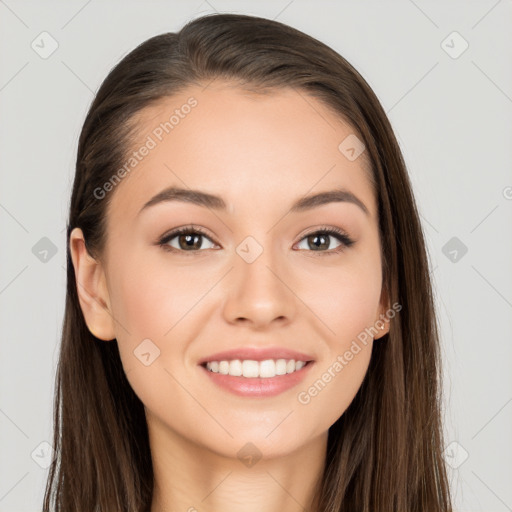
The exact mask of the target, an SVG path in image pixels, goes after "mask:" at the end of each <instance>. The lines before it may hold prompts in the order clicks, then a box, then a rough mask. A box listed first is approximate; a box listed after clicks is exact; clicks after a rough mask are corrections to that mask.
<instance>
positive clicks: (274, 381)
mask: <svg viewBox="0 0 512 512" xmlns="http://www.w3.org/2000/svg"><path fill="white" fill-rule="evenodd" d="M312 366H313V361H310V362H309V363H307V364H306V365H305V366H303V367H302V368H301V369H300V370H298V371H295V372H293V373H286V374H285V375H276V376H275V377H268V378H247V377H234V376H233V375H223V374H222V373H215V372H211V371H210V370H207V369H206V368H205V367H204V366H200V368H201V369H202V370H203V371H204V372H206V373H207V374H208V376H209V377H210V379H212V381H213V382H214V383H215V384H217V385H218V386H220V387H221V388H223V389H226V390H228V391H230V392H231V393H233V394H235V395H238V396H248V397H271V396H276V395H279V394H281V393H283V392H284V391H287V390H288V389H291V388H293V387H294V386H296V385H297V384H299V383H300V382H302V380H303V379H304V378H305V377H306V375H307V374H308V373H309V370H310V368H311V367H312Z"/></svg>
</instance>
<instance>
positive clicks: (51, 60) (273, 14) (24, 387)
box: [0, 0, 512, 512]
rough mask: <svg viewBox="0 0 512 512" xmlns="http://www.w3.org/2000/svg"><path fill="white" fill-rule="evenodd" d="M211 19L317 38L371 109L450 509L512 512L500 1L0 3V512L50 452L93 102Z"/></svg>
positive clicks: (508, 154)
mask: <svg viewBox="0 0 512 512" xmlns="http://www.w3.org/2000/svg"><path fill="white" fill-rule="evenodd" d="M213 11H219V12H240V13H246V14H255V15H259V16H263V17H267V18H271V19H276V20H278V21H281V22H283V23H287V24H289V25H292V26H294V27H296V28H298V29H300V30H302V31H304V32H306V33H308V34H311V35H312V36H314V37H316V38H318V39H320V40H321V41H323V42H325V43H327V44H328V45H330V46H332V47H333V48H334V49H335V50H336V51H338V52H339V53H341V54H342V55H343V56H344V57H346V58H347V59H348V60H349V61H350V62H351V63H352V64H353V65H354V66H355V67H356V68H357V69H358V70H359V71H360V73H361V74H362V75H363V76H364V77H365V79H366V80H367V81H368V82H369V84H370V85H371V87H372V88H373V89H374V91H375V92H376V94H377V96H378V97H379V99H380V100H381V102H382V104H383V106H384V108H385V110H386V111H387V112H388V115H389V117H390V120H391V123H392V125H393V127H394V130H395V133H396V134H397V137H398V139H399V142H400V145H401V147H402V150H403V152H404V156H405V159H406V163H407V164H408V168H409V172H410V174H411V179H412V182H413V186H414V191H415V194H416V197H417V200H418V203H419V206H420V209H421V215H422V221H423V224H424V229H425V234H426V237H427V243H428V247H429V254H430V258H431V262H432V268H433V278H434V282H435V287H436V290H435V292H436V298H437V304H438V312H439V319H440V323H441V328H442V329H441V334H442V342H443V357H444V361H445V365H444V374H445V376H446V377H445V387H444V389H445V394H446V402H445V422H446V426H445V430H446V440H447V442H446V446H447V450H446V453H445V456H446V458H447V461H448V463H449V464H450V466H452V467H453V469H450V475H451V481H452V488H453V493H454V495H455V502H456V507H457V510H458V511H486V512H490V511H496V512H505V511H507V510H509V511H510V510H512V486H511V485H510V484H511V482H512V435H511V434H512V377H511V366H512V365H511V361H512V343H511V341H512V340H511V331H512V271H511V263H512V259H511V256H512V237H511V233H512V231H511V226H512V172H511V161H512V150H511V147H512V83H511V77H512V74H511V72H512V31H511V30H510V27H511V24H512V3H511V2H510V1H505V0H502V1H496V0H489V1H487V0H486V1H471V2H468V1H457V2H453V1H452V2H445V1H436V2H432V1H431V2H427V1H426V0H415V1H412V0H397V1H386V2H384V1H380V2H379V1H366V2H356V1H345V2H341V1H339V2H333V1H325V0H324V1H318V0H317V1H303V0H292V1H289V0H283V1H274V2H271V1H238V2H235V1H221V0H208V1H206V0H204V1H202V2H201V0H197V1H191V2H184V1H172V2H171V1H167V2H162V1H152V2H134V1H131V2H127V1H124V2H114V1H108V2H107V1H103V2H100V1H99V0H92V1H91V0H89V1H86V0H85V1H84V0H80V1H69V2H61V3H59V2H22V1H15V0H5V1H1V0H0V38H1V40H0V73H1V75H0V112H1V116H0V169H1V187H0V227H1V237H2V238H1V249H2V250H1V258H0V315H1V335H0V340H1V357H0V393H1V394H0V432H1V441H0V442H1V445H0V459H1V467H0V511H1V512H13V511H23V512H25V511H38V510H40V509H41V502H42V497H43V487H44V484H45V481H46V476H47V470H46V469H44V468H41V467H40V465H39V464H42V465H44V462H45V460H46V459H47V457H48V451H47V446H46V445H45V444H43V445H41V443H44V442H50V443H51V441H52V438H51V433H52V423H51V418H52V416H51V415H52V396H53V382H54V375H55V370H56V362H57V355H58V345H59V341H60V329H61V324H62V317H63V311H64V296H65V261H66V260H65V248H66V240H65V233H64V229H65V222H66V215H67V208H68V204H69V195H70V188H71V179H72V175H73V172H74V161H75V153H76V145H77V140H78V134H79V130H80V128H81V125H82V122H83V120H84V117H85V113H86V110H87V108H88V106H89V104H90V102H91V100H92V98H93V94H94V91H96V90H97V88H98V86H99V84H100V82H101V81H102V80H103V78H104V77H105V76H106V75H107V73H108V71H109V70H110V69H111V68H112V66H113V65H114V64H115V63H117V62H118V60H119V59H120V58H121V57H123V56H124V55H125V54H126V53H128V52H129V51H131V50H132V49H133V48H134V47H135V46H136V45H137V44H139V43H141V42H142V41H144V40H145V39H147V38H149V37H150V36H153V35H156V34H159V33H163V32H171V31H172V32H174V31H177V30H179V29H180V28H181V27H182V25H183V24H184V23H185V22H186V21H187V20H189V19H191V18H195V17H197V16H199V15H201V14H205V13H208V12H213ZM43 31H47V32H48V33H49V34H51V37H53V38H54V39H55V40H56V41H57V43H58V48H57V50H56V51H55V52H54V53H53V54H52V55H51V56H49V57H48V58H47V59H43V58H41V57H40V55H39V54H38V53H36V51H34V50H33V49H32V47H31V44H32V42H33V41H35V43H34V44H39V46H40V47H41V46H42V45H43V43H41V37H47V36H40V34H41V32H43ZM453 31H457V32H458V33H459V34H460V36H462V38H463V39H464V40H465V41H467V43H468V44H469V47H468V48H467V50H466V51H464V52H463V53H462V54H461V55H458V56H457V58H453V56H454V55H455V54H458V53H459V52H460V50H461V49H463V46H462V45H463V44H464V41H463V40H462V39H460V38H459V39H457V36H453V35H451V34H452V32H453ZM447 38H448V39H447ZM443 41H445V43H443ZM48 42H49V40H48V39H47V40H46V43H44V44H45V48H49V44H48ZM450 47H451V48H450ZM447 52H451V53H452V56H450V55H449V53H447ZM43 237H47V238H48V239H49V240H51V242H52V243H53V244H54V245H55V248H56V251H57V252H56V254H55V255H53V256H52V253H51V252H50V253H48V255H47V256H46V261H44V253H39V254H38V249H39V250H41V248H40V246H39V245H36V244H38V242H39V243H40V244H44V243H45V242H40V240H41V239H42V238H43ZM453 237H456V238H457V240H455V241H451V242H449V241H450V240H451V239H452V238H453ZM46 243H47V242H46ZM447 243H449V244H448V245H446V244H447ZM451 244H456V245H451ZM461 244H464V246H465V247H467V253H466V254H462V251H461V250H460V249H461V247H462V245H461ZM34 246H36V249H33V248H34ZM443 248H444V252H443ZM454 249H455V250H456V251H457V253H454V252H453V250H454ZM450 251H451V252H450ZM445 253H446V254H447V255H445ZM455 256H456V259H455V261H453V259H454V257H455ZM41 258H42V259H43V261H42V260H41ZM411 342H414V340H411ZM38 463H39V464H38Z"/></svg>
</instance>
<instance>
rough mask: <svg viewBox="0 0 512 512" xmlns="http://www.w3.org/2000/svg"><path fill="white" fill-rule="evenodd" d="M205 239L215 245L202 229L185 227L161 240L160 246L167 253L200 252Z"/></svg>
mask: <svg viewBox="0 0 512 512" xmlns="http://www.w3.org/2000/svg"><path fill="white" fill-rule="evenodd" d="M205 238H206V239H208V240H209V241H210V242H211V243H212V244H213V245H215V244H214V243H213V242H212V241H211V239H210V238H209V237H208V236H207V235H206V233H204V232H203V231H202V230H201V229H199V228H195V227H193V226H185V227H182V228H178V229H175V230H173V231H171V232H170V233H167V234H166V235H164V236H163V237H162V238H161V239H160V240H159V242H158V244H159V245H160V246H161V247H162V248H163V249H165V250H167V251H179V252H198V251H199V249H200V248H201V246H202V240H203V239H205ZM174 239H176V241H174ZM169 242H171V243H169ZM209 248H210V249H211V248H212V247H209ZM207 249H208V247H207Z"/></svg>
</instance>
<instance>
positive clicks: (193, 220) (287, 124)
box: [70, 83, 389, 458]
mask: <svg viewBox="0 0 512 512" xmlns="http://www.w3.org/2000/svg"><path fill="white" fill-rule="evenodd" d="M190 97H194V98H195V99H196V100H197V106H195V107H194V108H193V109H191V110H190V109H189V110H190V112H189V113H188V114H187V115H184V116H183V117H182V116H181V115H180V116H179V119H180V120H179V123H178V124H176V125H175V126H174V128H173V129H172V131H170V132H169V133H165V132H164V133H163V134H161V135H162V140H161V141H160V140H158V138H157V137H156V135H155V132H154V130H155V128H157V127H158V126H161V125H160V123H162V122H165V121H166V120H168V119H169V112H172V111H175V110H176V109H180V106H183V105H185V104H187V101H188V99H189V98H190ZM138 122H139V123H140V126H141V131H140V134H139V139H140V140H139V141H137V143H136V144H134V148H139V147H141V146H142V144H144V141H146V140H147V137H148V135H150V136H152V139H153V140H155V141H156V147H154V148H152V149H151V150H150V151H149V152H148V154H147V156H144V158H143V159H142V160H141V161H140V163H138V164H137V166H136V167H135V168H134V170H133V171H131V172H130V174H129V175H126V177H124V178H123V180H122V182H121V183H119V184H118V185H116V187H115V190H113V191H109V192H107V193H110V194H113V196H112V197H111V200H112V201H111V203H110V204H109V208H108V214H107V243H106V247H105V253H104V255H102V258H101V262H100V261H99V260H98V261H94V260H92V258H90V257H89V256H88V255H87V254H86V253H85V251H84V246H83V243H82V240H81V232H80V230H78V229H75V230H74V231H73V233H72V234H71V241H70V247H71V251H72V259H73V264H74V266H75V271H76V275H77V290H78V293H79V298H80V304H81V307H82V310H83V312H84V316H85V319H86V322H87V325H88V327H89V329H90V330H91V332H92V333H93V334H95V335H96V336H97V337H98V338H100V339H103V340H112V339H114V338H116V339H117V343H118V346H119V351H120V356H121V360H122V363H123V368H124V370H125V373H126V375H127V378H128V380H129V382H130V385H131V386H132V388H133V389H134V391H135V393H136V394H137V395H138V397H139V398H140V399H141V401H142V402H143V404H144V406H145V410H146V417H147V420H148V425H149V426H150V429H151V428H154V429H155V431H156V430H158V431H159V432H160V433H161V434H162V435H164V436H165V435H169V436H170V437H172V438H174V439H180V440H184V441H187V442H188V443H189V444H190V445H192V446H196V447H198V448H200V449H206V450H209V451H211V452H214V453H216V454H218V455H221V456H225V457H231V458H235V457H237V453H238V452H239V450H240V449H241V448H242V447H243V446H244V445H246V443H248V442H251V443H253V444H254V445H255V446H256V447H257V449H258V450H259V451H260V452H261V454H262V456H263V457H264V458H272V457H278V456H282V455H284V454H286V453H290V452H292V451H295V450H298V449H300V448H301V447H302V446H304V445H306V444H307V443H309V442H311V441H312V440H314V439H317V438H318V437H320V436H324V437H325V436H326V434H327V430H328V428H329V427H330V426H331V425H332V424H333V423H334V422H335V421H336V420H337V419H338V418H339V417H340V416H341V415H342V414H343V412H344V411H345V410H346V409H347V407H348V406H349V405H350V403H351V401H352V400H353V398H354V396H355V395H356V393H357V390H358V389H359V387H360V385H361V383H362V381H363V379H364V376H365V374H366V371H367V368H368V364H369V361H370V356H371V349H372V341H371V340H370V341H369V342H368V343H367V344H366V345H362V349H361V350H360V351H359V352H358V353H357V355H355V356H354V357H353V359H352V360H351V361H349V362H348V364H347V365H346V366H345V367H344V368H343V370H342V371H340V372H338V373H336V376H335V377H333V378H332V380H331V381H330V382H328V383H326V385H325V388H324V389H323V390H322V391H320V392H318V394H317V395H316V396H314V397H312V398H311V400H310V401H309V402H308V403H307V404H305V403H300V402H299V401H298V399H297V397H298V394H299V393H300V392H304V391H305V390H307V389H308V388H310V386H311V385H312V384H313V383H314V382H315V381H318V379H321V378H322V375H323V374H324V372H326V371H327V370H328V369H329V368H331V367H333V364H334V363H335V361H336V360H337V358H338V356H339V355H342V354H344V353H346V352H347V350H349V349H350V346H351V343H352V342H353V341H354V340H355V339H357V336H358V335H359V334H360V333H362V332H363V331H364V330H365V329H366V328H369V327H371V326H373V325H375V323H376V321H377V320H379V319H381V318H382V314H383V313H384V312H385V311H386V309H387V308H388V305H387V304H385V303H384V302H383V301H382V300H381V299H382V275H381V255H380V245H379V244H380V240H379V233H378V217H377V205H376V199H375V198H374V197H373V192H372V188H371V185H370V181H369V179H368V176H367V174H366V171H365V170H364V169H363V165H364V160H363V157H364V154H363V156H361V157H359V158H357V159H355V160H354V161H351V160H349V159H348V158H346V156H345V155H344V154H343V153H342V152H341V151H340V150H339V149H338V146H339V144H340V143H341V141H343V140H344V139H345V138H346V137H347V136H349V135H351V134H353V133H354V132H353V129H351V127H349V126H348V125H347V124H345V123H344V122H342V121H341V120H340V119H339V117H337V116H335V115H334V114H333V113H332V112H330V111H329V110H328V109H327V108H326V107H325V106H324V105H322V104H321V103H320V102H319V101H318V100H316V99H314V98H312V97H311V96H307V95H305V94H304V93H301V94H298V93H297V92H295V91H294V90H292V89H280V90H278V91H274V92H272V93H271V94H268V95H265V96H260V95H253V94H250V93H247V92H244V91H242V90H240V89H239V88H237V87H234V86H229V85H228V84H226V83H220V84H211V85H210V86H209V87H207V88H206V89H202V87H198V86H191V87H189V88H188V89H187V90H185V91H183V92H181V93H180V94H177V95H175V96H173V97H170V98H167V99H165V100H164V101H161V102H159V103H158V104H157V105H155V106H152V107H149V108H147V109H145V110H144V111H143V112H142V115H141V116H140V119H139V121H138ZM170 185H174V186H176V187H181V188H186V189H198V190H201V191H204V192H208V193H210V194H214V195H217V196H221V197H222V198H223V199H224V201H225V202H226V204H227V208H226V210H225V211H221V210H219V211H217V210H214V209H211V208H205V207H201V206H198V205H193V204H190V203H186V202H181V201H172V202H170V201H169V202H160V203H158V204H156V205H154V206H151V207H148V208H145V209H143V211H141V209H142V207H143V205H144V204H145V203H146V202H147V201H149V200H150V199H151V198H152V197H154V196H155V195H156V194H158V193H159V192H161V191H162V190H164V189H165V188H167V187H169V186H170ZM340 187H343V188H344V189H347V190H349V191H350V192H352V193H353V194H354V195H355V196H357V197H358V198H359V199H360V200H361V201H362V202H363V203H364V205H366V207H367V209H368V214H366V213H365V212H364V211H363V210H362V209H361V208H359V207H358V206H357V205H355V204H354V203H351V202H332V203H329V204H325V205H322V206H318V207H315V208H312V209H310V210H307V211H302V212H296V213H291V212H289V210H290V206H291V205H292V203H294V202H295V201H296V200H297V199H300V198H302V197H303V196H305V195H309V194H313V193H318V192H323V191H329V190H333V189H335V188H340ZM101 200H103V199H101ZM190 224H193V225H194V226H195V227H197V228H200V229H201V230H202V231H204V233H205V235H206V236H205V237H202V239H201V238H200V239H199V243H200V244H201V247H202V248H201V249H199V250H197V251H196V252H188V253H184V251H183V252H182V253H179V252H177V251H178V249H176V251H174V252H172V251H168V250H165V249H164V248H163V247H162V246H160V245H159V241H160V240H161V239H162V237H163V236H164V235H166V234H168V233H170V232H171V231H172V230H174V229H175V228H179V227H182V226H187V225H190ZM324 228H338V229H341V230H342V231H344V232H346V233H347V234H348V236H349V237H350V238H351V239H352V240H353V241H354V243H353V244H352V245H351V246H350V247H344V248H343V246H342V245H340V241H338V240H337V239H336V238H335V237H333V236H330V237H328V238H327V243H329V242H330V245H329V246H328V248H327V249H323V251H324V252H321V251H314V247H312V243H309V244H308V238H307V237H308V236H309V235H313V234H316V233H318V232H322V231H323V230H324ZM247 237H252V239H254V240H255V241H257V244H259V245H260V246H261V248H262V252H261V254H260V255H259V256H258V257H257V258H256V259H255V260H254V261H252V262H251V263H248V262H247V261H246V260H244V258H242V257H241V256H240V253H239V252H237V248H239V247H240V245H241V244H242V243H243V242H244V241H246V240H247ZM173 241H174V242H173V246H174V247H178V242H179V237H174V238H173ZM169 243H170V241H169V242H168V245H169ZM203 247H204V249H203ZM254 247H257V246H254ZM338 247H340V248H343V250H341V251H339V252H336V248H338ZM251 250H252V249H251ZM327 252H329V254H327ZM384 325H385V327H384V328H383V329H381V335H383V334H385V333H386V332H388V327H389V326H388V323H387V322H385V323H384ZM148 339H149V340H151V343H149V344H148V343H147V342H145V343H146V345H143V350H140V349H138V347H140V346H141V342H143V340H148ZM154 346H156V347H158V349H159V351H160V353H159V355H158V357H156V359H154V360H153V361H152V362H151V364H149V365H147V366H146V365H145V364H144V363H143V362H142V360H141V359H140V358H139V357H140V354H141V352H144V353H148V352H149V354H150V355H149V357H146V360H148V359H149V360H152V359H153V357H154V356H155V355H157V353H158V352H157V351H156V349H155V348H154ZM276 346H279V347H284V348H288V349H292V350H297V351H300V352H304V353H306V354H310V355H311V356H312V359H314V363H313V365H312V366H311V367H310V369H309V374H308V376H307V378H306V379H305V380H304V381H303V382H301V383H300V384H299V385H297V386H295V387H293V388H292V389H289V390H288V391H285V392H283V393H281V394H279V395H277V396H274V397H266V398H253V397H251V398H248V397H240V396H236V395H234V394H232V393H230V392H228V391H225V390H223V389H221V388H219V387H217V386H216V385H214V384H213V383H211V381H210V377H209V376H208V375H207V374H205V372H204V370H203V369H202V368H200V367H199V366H198V361H199V360H200V359H202V358H204V357H205V356H208V355H210V354H213V353H215V352H219V351H224V350H230V349H234V348H241V347H276ZM134 351H135V352H137V353H138V354H139V357H136V355H135V354H134ZM333 404H336V405H335V406H333ZM291 411H292V412H293V414H290V412H291ZM287 414H289V416H288V417H287V419H286V420H285V421H283V418H284V417H285V416H286V415H287Z"/></svg>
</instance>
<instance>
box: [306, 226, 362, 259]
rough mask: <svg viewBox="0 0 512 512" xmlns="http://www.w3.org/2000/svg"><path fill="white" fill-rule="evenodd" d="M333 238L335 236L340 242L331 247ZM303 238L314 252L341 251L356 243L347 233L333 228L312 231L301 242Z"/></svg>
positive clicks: (330, 252) (307, 247)
mask: <svg viewBox="0 0 512 512" xmlns="http://www.w3.org/2000/svg"><path fill="white" fill-rule="evenodd" d="M331 238H335V239H336V240H337V241H338V242H339V244H338V245H337V246H336V247H334V248H333V247H331V245H332V244H331V240H330V239H331ZM303 240H305V241H306V249H308V250H311V251H312V252H322V253H328V254H332V253H337V252H340V251H342V250H343V249H345V248H347V247H350V246H351V245H352V244H353V243H354V241H353V240H352V239H351V238H350V237H349V236H348V235H347V234H346V233H344V232H343V231H341V230H340V231H338V230H337V229H332V228H329V229H322V230H320V231H315V232H314V233H310V234H309V235H306V236H305V237H304V238H303V239H302V240H301V242H300V243H302V241H303Z"/></svg>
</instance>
